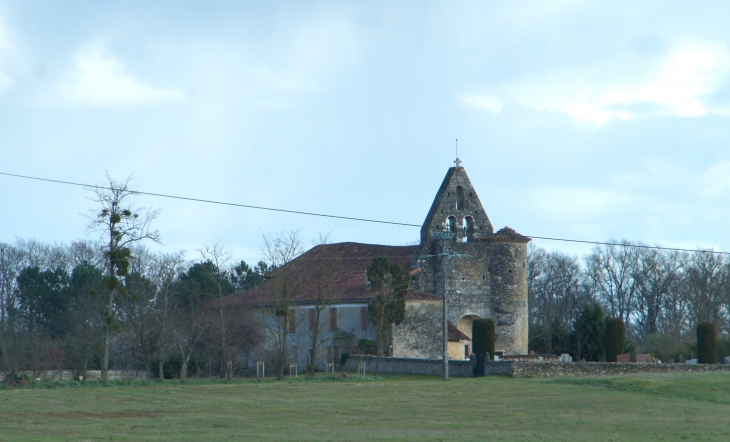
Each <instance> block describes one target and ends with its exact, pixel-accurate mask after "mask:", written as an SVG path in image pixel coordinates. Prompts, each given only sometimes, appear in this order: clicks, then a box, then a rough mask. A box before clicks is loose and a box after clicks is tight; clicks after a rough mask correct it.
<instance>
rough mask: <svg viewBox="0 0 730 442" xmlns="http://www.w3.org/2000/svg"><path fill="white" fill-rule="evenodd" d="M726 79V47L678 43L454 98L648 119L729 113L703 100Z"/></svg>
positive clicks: (580, 116)
mask: <svg viewBox="0 0 730 442" xmlns="http://www.w3.org/2000/svg"><path fill="white" fill-rule="evenodd" d="M728 75H730V53H728V49H727V47H726V45H725V43H718V42H701V43H698V42H693V43H683V44H677V45H675V46H674V47H672V48H669V50H667V51H666V53H665V54H663V55H661V56H657V55H656V54H649V55H647V54H645V53H640V54H637V51H630V50H626V51H623V52H621V53H619V54H616V55H614V56H612V57H610V58H608V59H603V60H601V61H600V62H596V63H594V64H592V65H587V66H577V67H576V66H562V67H560V68H555V69H552V70H549V71H547V72H539V73H535V74H531V75H527V76H524V77H522V78H520V79H518V80H515V81H513V82H509V83H508V84H504V85H498V86H497V87H494V88H493V89H495V90H494V91H490V90H489V89H490V88H486V87H482V88H481V90H486V91H488V92H487V93H476V94H463V95H459V96H457V97H456V99H457V100H458V101H460V102H462V103H464V104H466V105H469V106H473V107H476V108H480V109H486V110H489V111H491V112H495V113H499V112H500V111H501V107H502V105H503V103H504V102H507V101H514V102H517V103H519V104H521V105H523V106H526V107H531V108H534V109H537V110H540V111H544V110H547V111H559V112H565V113H566V114H568V115H570V116H571V117H573V118H575V119H577V120H583V121H592V122H596V123H599V124H601V123H604V122H606V121H608V120H610V119H613V118H620V119H630V118H636V117H643V116H652V115H671V116H683V117H690V116H701V115H705V114H707V113H715V114H721V115H730V108H727V107H718V106H713V105H710V104H709V103H708V102H707V101H708V100H707V98H708V97H709V96H710V94H712V92H714V91H715V90H717V89H718V88H719V87H721V86H722V85H723V83H724V81H725V79H726V78H727V77H728Z"/></svg>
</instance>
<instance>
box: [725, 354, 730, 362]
mask: <svg viewBox="0 0 730 442" xmlns="http://www.w3.org/2000/svg"><path fill="white" fill-rule="evenodd" d="M725 363H726V364H730V356H725Z"/></svg>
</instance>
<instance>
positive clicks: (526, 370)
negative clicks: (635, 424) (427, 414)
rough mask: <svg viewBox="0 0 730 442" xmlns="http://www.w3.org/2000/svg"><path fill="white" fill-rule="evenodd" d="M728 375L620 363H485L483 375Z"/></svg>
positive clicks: (714, 367) (703, 367) (689, 366)
mask: <svg viewBox="0 0 730 442" xmlns="http://www.w3.org/2000/svg"><path fill="white" fill-rule="evenodd" d="M709 371H730V365H724V364H723V365H709V364H697V365H692V364H653V363H652V364H648V363H647V364H637V363H620V362H528V361H492V362H488V363H487V364H486V366H485V369H484V374H485V375H486V376H489V375H502V376H511V377H515V378H550V377H560V376H574V377H580V376H621V375H633V374H641V373H680V372H709Z"/></svg>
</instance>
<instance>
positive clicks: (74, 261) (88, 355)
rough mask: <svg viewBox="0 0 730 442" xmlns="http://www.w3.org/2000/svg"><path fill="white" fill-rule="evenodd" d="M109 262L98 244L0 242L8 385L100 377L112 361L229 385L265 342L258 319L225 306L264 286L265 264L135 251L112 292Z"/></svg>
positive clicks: (1, 358)
mask: <svg viewBox="0 0 730 442" xmlns="http://www.w3.org/2000/svg"><path fill="white" fill-rule="evenodd" d="M106 259H107V258H106V257H105V253H104V248H103V247H100V246H99V244H98V243H95V242H92V241H76V242H73V243H71V244H70V245H68V246H65V245H50V244H45V243H41V242H38V241H34V240H23V239H18V240H16V241H14V242H12V243H7V242H5V243H3V242H0V363H1V364H2V370H3V372H4V373H5V374H6V377H7V378H8V379H12V378H13V377H14V376H17V374H18V373H20V372H24V371H30V372H32V373H33V375H34V377H36V376H37V375H38V373H40V372H41V371H47V370H58V371H60V370H71V371H73V372H74V374H75V375H76V376H79V375H80V376H84V374H85V372H86V370H91V369H95V370H100V369H103V368H104V367H103V366H104V358H105V355H106V357H107V358H108V361H109V365H108V366H107V368H109V367H111V368H116V369H126V370H144V371H147V372H148V375H149V376H150V377H160V378H164V377H181V378H183V379H184V378H186V377H187V376H189V375H191V374H195V375H199V376H205V375H220V376H225V377H228V378H231V377H232V376H233V375H234V373H235V372H236V371H237V370H239V371H240V370H241V369H242V367H238V366H237V362H238V361H239V360H240V359H241V358H240V357H243V356H245V355H247V354H248V352H250V350H251V349H252V348H253V347H254V346H255V345H257V344H258V343H259V342H260V340H261V337H260V330H259V329H258V327H256V326H255V324H254V323H255V320H253V319H251V318H249V317H250V316H251V315H252V313H251V312H248V311H244V310H242V309H240V308H236V307H232V306H227V305H224V303H223V302H222V300H223V298H224V297H226V296H228V295H230V294H233V293H235V292H237V291H240V290H244V289H247V288H250V287H253V286H255V285H257V284H259V283H261V282H263V280H264V274H265V273H267V272H268V271H269V266H268V265H267V264H266V263H264V262H259V263H258V264H257V265H256V266H254V267H251V266H249V265H248V264H247V263H246V262H245V261H240V262H238V263H235V264H230V263H229V261H230V259H229V257H228V255H227V254H226V253H225V252H223V251H222V250H221V249H220V248H219V247H203V248H202V249H201V250H200V256H199V259H197V260H195V261H188V260H186V259H185V255H184V253H182V252H177V253H153V252H150V251H149V250H148V249H146V248H144V247H143V246H141V245H138V246H136V247H132V248H131V249H130V253H129V262H128V269H127V271H126V272H125V275H124V278H123V280H122V282H121V283H111V282H110V281H109V278H108V277H106V276H105V275H106V272H105V261H106ZM112 290H114V291H116V296H115V297H114V299H113V301H112V308H111V311H110V309H109V298H110V294H111V292H112ZM107 330H108V331H109V332H110V333H109V335H108V336H109V337H110V340H109V342H108V347H107V342H106V336H107ZM191 370H192V373H191V372H190V371H191Z"/></svg>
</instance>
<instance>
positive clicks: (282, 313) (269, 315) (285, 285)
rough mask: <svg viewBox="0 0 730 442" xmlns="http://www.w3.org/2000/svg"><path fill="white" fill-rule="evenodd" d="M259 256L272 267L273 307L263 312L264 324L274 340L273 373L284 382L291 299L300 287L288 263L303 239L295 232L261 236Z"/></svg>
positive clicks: (296, 255) (299, 279)
mask: <svg viewBox="0 0 730 442" xmlns="http://www.w3.org/2000/svg"><path fill="white" fill-rule="evenodd" d="M262 236H263V240H264V242H263V244H262V246H261V254H262V255H263V256H264V258H265V259H266V261H268V263H269V265H271V267H273V268H274V270H273V272H272V273H271V277H272V279H273V281H272V283H273V285H274V290H275V293H276V305H275V307H274V308H273V311H271V309H269V311H266V310H265V311H264V315H265V318H264V321H263V323H264V324H265V326H266V328H267V331H268V332H269V335H270V337H271V338H273V340H274V344H275V354H276V365H277V366H276V373H277V377H278V379H279V380H281V379H284V370H285V368H286V367H285V366H286V364H288V363H289V362H290V360H289V359H290V354H289V321H290V315H291V314H292V311H291V307H292V306H293V296H294V294H295V292H296V290H297V289H298V287H299V285H300V284H301V282H302V281H301V275H299V274H296V273H295V272H293V271H292V270H291V268H290V266H288V265H287V264H289V263H290V262H291V261H292V260H294V258H296V257H298V256H299V255H301V253H302V239H301V235H300V233H299V231H298V230H293V231H290V232H281V233H279V234H276V235H273V234H272V235H268V236H267V235H264V234H263V233H262Z"/></svg>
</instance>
